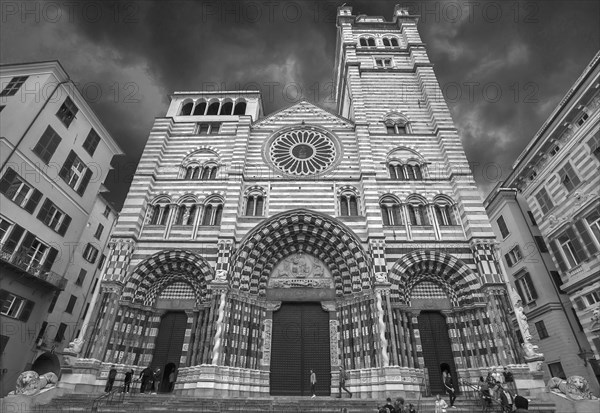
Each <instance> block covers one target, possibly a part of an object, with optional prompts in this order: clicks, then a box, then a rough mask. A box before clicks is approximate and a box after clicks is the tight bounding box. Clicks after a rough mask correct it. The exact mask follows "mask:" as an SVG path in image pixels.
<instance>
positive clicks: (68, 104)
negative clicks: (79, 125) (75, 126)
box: [56, 97, 79, 128]
mask: <svg viewBox="0 0 600 413" xmlns="http://www.w3.org/2000/svg"><path fill="white" fill-rule="evenodd" d="M78 111H79V109H77V106H75V103H73V101H72V100H71V98H70V97H67V98H66V99H65V101H64V103H63V104H62V106H61V107H60V109H59V110H58V112H57V113H56V116H58V118H59V119H60V121H61V122H62V123H63V124H64V125H65V126H66V127H67V128H68V127H69V125H71V122H73V119H75V115H77V112H78Z"/></svg>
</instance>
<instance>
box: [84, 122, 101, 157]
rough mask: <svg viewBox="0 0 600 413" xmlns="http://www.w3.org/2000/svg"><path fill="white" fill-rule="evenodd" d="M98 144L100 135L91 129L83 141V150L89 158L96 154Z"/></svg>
mask: <svg viewBox="0 0 600 413" xmlns="http://www.w3.org/2000/svg"><path fill="white" fill-rule="evenodd" d="M98 143H100V135H98V133H97V132H96V131H95V130H94V129H91V130H90V133H88V136H87V138H85V141H84V142H83V149H85V151H86V152H87V153H89V154H90V156H94V152H96V148H97V147H98Z"/></svg>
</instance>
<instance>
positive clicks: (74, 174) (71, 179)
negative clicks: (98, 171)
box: [58, 151, 92, 195]
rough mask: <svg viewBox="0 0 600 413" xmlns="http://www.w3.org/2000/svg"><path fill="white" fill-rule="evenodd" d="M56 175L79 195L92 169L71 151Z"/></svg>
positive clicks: (88, 179) (83, 189)
mask: <svg viewBox="0 0 600 413" xmlns="http://www.w3.org/2000/svg"><path fill="white" fill-rule="evenodd" d="M58 175H59V176H60V177H61V178H62V179H63V180H64V181H65V182H66V183H67V185H69V186H70V187H71V188H73V189H74V190H75V191H76V192H77V193H78V194H79V195H83V193H84V192H85V189H86V188H87V186H88V184H89V182H90V178H91V177H92V171H91V170H90V169H89V168H88V167H87V166H86V165H85V164H84V163H83V161H82V160H81V159H79V157H78V156H77V155H76V154H75V152H73V151H71V152H69V156H68V157H67V159H66V161H65V163H64V164H63V166H62V168H61V169H60V172H59V173H58Z"/></svg>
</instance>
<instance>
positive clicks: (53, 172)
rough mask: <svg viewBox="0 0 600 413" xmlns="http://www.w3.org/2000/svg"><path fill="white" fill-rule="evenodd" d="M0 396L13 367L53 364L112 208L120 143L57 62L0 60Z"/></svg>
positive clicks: (90, 276)
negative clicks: (109, 182) (109, 194)
mask: <svg viewBox="0 0 600 413" xmlns="http://www.w3.org/2000/svg"><path fill="white" fill-rule="evenodd" d="M0 125H1V126H0V162H1V163H0V270H1V277H0V321H1V334H0V339H1V340H0V353H1V363H0V364H1V366H2V367H1V370H0V396H4V395H6V394H7V393H8V392H9V391H10V390H12V389H13V388H14V384H15V381H16V378H17V376H18V375H19V373H20V372H21V371H23V370H25V369H33V370H36V371H38V372H39V373H44V372H47V371H54V372H56V373H60V361H59V358H58V357H57V354H60V351H61V350H62V348H63V347H64V346H65V345H68V342H69V340H71V339H73V338H74V337H75V335H76V334H77V329H78V325H80V324H81V318H82V316H83V313H84V312H85V311H86V308H87V302H89V300H90V297H91V293H92V290H93V288H94V286H95V282H96V280H97V278H98V276H99V271H98V270H97V268H98V266H99V265H100V263H99V261H101V260H102V257H103V252H104V249H105V246H106V243H107V239H108V236H109V232H110V230H111V228H112V225H113V222H114V221H115V219H116V216H117V214H116V211H115V209H114V208H113V207H112V206H110V204H109V203H108V202H107V201H106V200H105V199H104V197H103V196H102V192H105V191H106V189H105V187H104V186H103V182H104V180H105V179H106V176H107V174H108V172H109V170H110V164H111V160H112V158H113V157H114V156H115V155H121V154H122V151H121V149H120V148H119V147H118V145H117V144H116V143H115V141H114V140H113V138H112V137H111V136H110V134H109V133H108V132H107V130H106V129H105V127H104V126H103V125H102V124H101V123H100V121H99V120H98V118H97V117H96V115H95V114H94V112H93V111H92V109H91V108H90V107H89V105H88V104H87V103H86V102H85V100H84V97H83V96H82V95H81V94H80V92H79V91H78V90H77V88H76V87H75V86H74V83H73V81H72V80H71V79H70V78H69V75H68V74H67V73H66V72H65V70H64V69H63V67H62V66H61V65H60V63H58V62H56V61H51V62H37V63H27V64H10V65H2V66H0Z"/></svg>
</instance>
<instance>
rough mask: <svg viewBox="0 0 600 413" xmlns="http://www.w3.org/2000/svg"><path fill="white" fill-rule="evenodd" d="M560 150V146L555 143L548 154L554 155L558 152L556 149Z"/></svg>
mask: <svg viewBox="0 0 600 413" xmlns="http://www.w3.org/2000/svg"><path fill="white" fill-rule="evenodd" d="M559 150H560V146H558V145H556V146H554V147H553V148H552V149H550V152H549V153H550V156H554V155H556V154H557V153H558V151H559Z"/></svg>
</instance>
